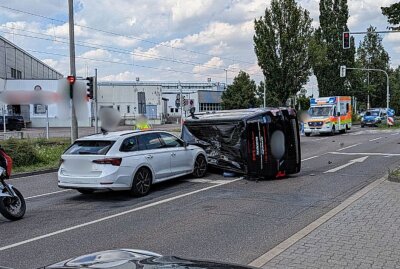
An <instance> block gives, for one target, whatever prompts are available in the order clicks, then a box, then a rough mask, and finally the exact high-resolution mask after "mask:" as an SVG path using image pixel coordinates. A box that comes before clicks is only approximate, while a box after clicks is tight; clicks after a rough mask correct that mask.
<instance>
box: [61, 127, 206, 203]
mask: <svg viewBox="0 0 400 269" xmlns="http://www.w3.org/2000/svg"><path fill="white" fill-rule="evenodd" d="M60 163H61V165H60V168H59V170H58V186H59V187H60V188H65V189H76V190H78V191H79V192H81V193H83V194H89V193H92V192H94V191H95V190H113V191H117V190H130V191H131V193H132V194H134V195H137V196H143V195H146V194H147V193H148V192H149V191H150V187H151V185H152V184H155V183H158V182H161V181H165V180H168V179H172V178H176V177H180V176H184V175H188V174H193V176H195V177H203V176H204V175H205V174H206V172H207V157H206V153H205V152H204V150H203V149H201V148H199V147H197V146H194V145H187V144H186V143H185V142H184V141H182V140H181V139H179V138H177V137H176V136H174V135H172V134H170V133H167V132H162V131H122V132H112V133H108V134H96V135H91V136H86V137H84V138H80V139H78V140H76V141H75V143H73V144H72V145H71V146H70V147H69V148H68V149H67V150H66V151H65V152H64V154H63V155H62V156H61V161H60Z"/></svg>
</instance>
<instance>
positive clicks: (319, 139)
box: [314, 137, 329, 141]
mask: <svg viewBox="0 0 400 269" xmlns="http://www.w3.org/2000/svg"><path fill="white" fill-rule="evenodd" d="M328 138H329V137H324V138H318V139H314V141H321V140H325V139H328Z"/></svg>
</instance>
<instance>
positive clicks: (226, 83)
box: [224, 68, 228, 89]
mask: <svg viewBox="0 0 400 269" xmlns="http://www.w3.org/2000/svg"><path fill="white" fill-rule="evenodd" d="M224 70H225V89H228V69H226V68H225V69H224Z"/></svg>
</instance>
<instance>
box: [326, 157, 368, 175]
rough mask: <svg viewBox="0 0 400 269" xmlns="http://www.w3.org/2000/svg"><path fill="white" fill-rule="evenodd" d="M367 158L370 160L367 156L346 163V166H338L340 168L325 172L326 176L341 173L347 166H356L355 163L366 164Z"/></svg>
mask: <svg viewBox="0 0 400 269" xmlns="http://www.w3.org/2000/svg"><path fill="white" fill-rule="evenodd" d="M367 158H368V156H365V157H361V158H358V159H354V160H351V161H349V162H348V163H346V164H343V165H341V166H338V167H336V168H333V169H331V170H328V171H326V172H324V174H326V173H334V172H337V171H339V170H341V169H343V168H345V167H347V166H350V165H352V164H355V163H362V162H364V161H365V160H366V159H367Z"/></svg>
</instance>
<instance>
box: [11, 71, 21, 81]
mask: <svg viewBox="0 0 400 269" xmlns="http://www.w3.org/2000/svg"><path fill="white" fill-rule="evenodd" d="M11 78H16V79H21V78H22V72H21V71H19V70H17V69H15V68H11Z"/></svg>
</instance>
